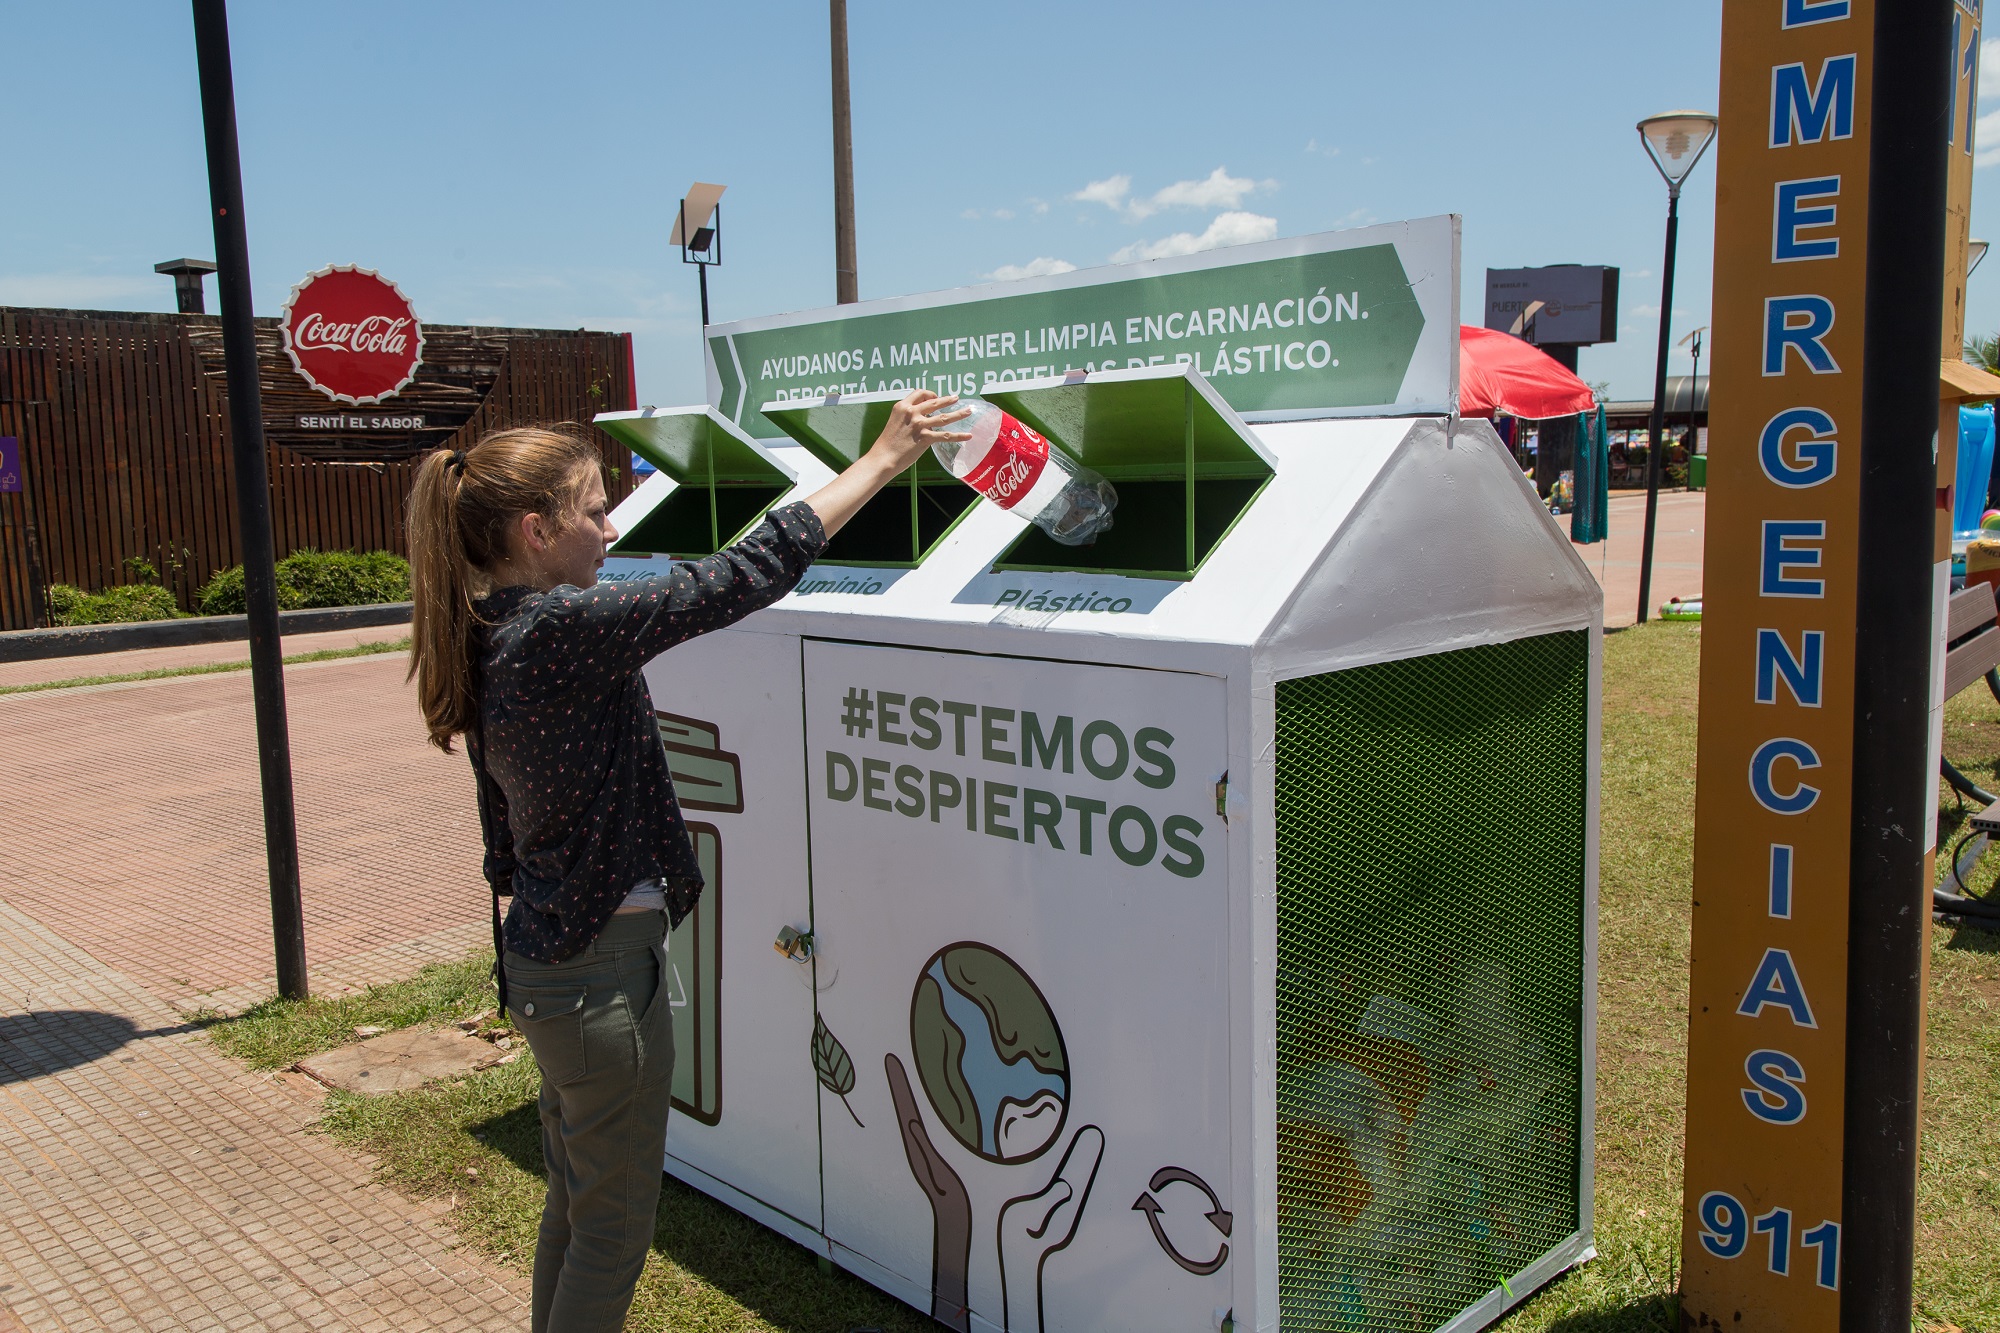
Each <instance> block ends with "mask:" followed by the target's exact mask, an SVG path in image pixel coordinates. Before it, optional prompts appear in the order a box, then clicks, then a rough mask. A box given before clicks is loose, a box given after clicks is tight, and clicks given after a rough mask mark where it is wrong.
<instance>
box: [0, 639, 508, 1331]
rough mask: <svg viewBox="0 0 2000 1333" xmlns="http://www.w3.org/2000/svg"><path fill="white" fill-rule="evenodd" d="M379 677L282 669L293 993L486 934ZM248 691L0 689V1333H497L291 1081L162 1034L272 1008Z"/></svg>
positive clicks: (462, 859)
mask: <svg viewBox="0 0 2000 1333" xmlns="http://www.w3.org/2000/svg"><path fill="white" fill-rule="evenodd" d="M296 644H297V640H289V641H287V644H286V647H287V650H288V651H300V649H299V648H298V647H297V646H296ZM209 647H215V648H229V647H232V645H210V646H209ZM159 651H161V652H178V651H181V650H159ZM109 656H111V655H109V654H107V655H105V656H104V657H98V658H88V659H70V661H69V662H67V663H57V664H54V667H53V670H54V674H53V675H52V676H49V677H44V678H66V677H71V676H76V675H84V674H97V673H98V670H99V668H100V664H102V663H103V662H104V661H105V657H109ZM157 664H160V663H159V659H158V658H157V657H152V658H141V659H140V660H139V661H138V662H136V663H134V664H132V665H129V666H125V667H123V669H126V670H133V669H138V670H143V669H146V668H147V667H148V666H150V665H157ZM34 665H47V664H34ZM79 667H80V668H81V669H78V668H79ZM403 669H404V668H403V662H402V659H401V657H400V655H389V656H384V657H367V658H355V659H348V660H344V661H336V662H325V663H313V664H308V665H302V666H297V667H290V668H287V670H286V686H287V693H288V696H289V701H290V712H291V723H292V739H293V745H294V766H295V789H296V792H297V797H298V804H299V839H300V851H301V859H302V862H303V866H304V872H303V881H304V890H303V892H304V901H305V914H306V940H307V952H308V965H309V967H310V968H311V969H312V973H313V982H314V989H315V991H316V992H317V993H321V994H326V993H330V992H334V991H338V990H342V989H351V988H356V987H360V986H365V985H368V984H372V983H374V982H377V981H382V980H388V979H391V978H394V977H400V976H406V975H408V974H409V973H410V972H412V971H414V970H415V968H416V967H417V966H419V965H421V964H422V963H423V962H426V961H430V960H432V959H438V958H452V957H460V956H463V955H464V954H465V953H466V952H467V951H468V950H469V949H471V948H475V947H477V946H478V945H479V944H480V943H481V942H483V941H484V940H485V939H486V938H487V929H488V928H487V924H486V922H487V917H486V911H487V907H486V903H487V899H486V894H485V889H484V886H483V884H482V883H481V882H480V880H479V876H478V865H479V836H478V827H477V820H476V817H475V815H474V811H473V807H472V790H471V778H470V774H469V772H468V771H467V769H466V767H465V760H464V758H463V756H451V757H447V756H444V755H441V754H438V753H437V752H436V751H434V750H432V749H430V748H429V746H428V745H427V744H426V743H425V742H424V740H423V735H422V732H421V730H420V729H419V727H418V724H417V720H416V716H415V711H414V707H413V705H412V703H411V700H410V696H409V693H408V690H407V688H406V687H405V686H404V685H403V683H402V673H403ZM249 688H250V687H249V677H248V675H247V674H244V673H235V672H232V673H228V674H222V675H211V676H195V677H183V678H178V679H169V680H161V681H149V682H138V683H131V684H123V685H106V686H96V687H90V688H85V689H70V690H59V691H50V692H47V693H39V694H23V695H9V696H0V735H4V736H5V737H6V741H5V743H4V744H0V802H4V804H0V810H4V813H5V818H6V828H7V832H8V836H7V838H6V839H5V840H4V841H0V1333H17V1331H18V1330H28V1331H29V1333H53V1331H55V1330H79V1331H81V1330H97V1329H112V1330H121V1331H122V1330H140V1329H144V1330H166V1329H204V1330H205V1329H256V1330H265V1329H271V1330H292V1329H315V1330H318V1329H341V1330H368V1331H370V1333H373V1331H375V1330H385V1331H386V1330H405V1329H447V1330H459V1329H468V1330H469V1329H479V1330H485V1329H495V1330H498V1329H518V1328H522V1327H525V1326H526V1323H527V1314H526V1307H525V1297H526V1290H525V1282H524V1281H523V1280H522V1279H520V1278H518V1277H516V1276H515V1275H513V1274H511V1273H507V1272H504V1271H501V1270H499V1269H496V1268H494V1267H492V1266H490V1265H487V1264H485V1263H483V1262H481V1261H480V1260H479V1259H478V1258H476V1257H475V1256H472V1255H470V1254H467V1253H465V1252H463V1251H460V1250H457V1249H455V1248H454V1247H453V1242H452V1238H451V1235H450V1233H449V1230H448V1228H447V1227H446V1226H445V1225H444V1223H443V1221H442V1220H441V1217H440V1214H439V1212H438V1210H436V1209H434V1208H430V1207H426V1206H423V1205H419V1204H416V1203H413V1202H411V1201H410V1200H407V1199H404V1198H402V1197H401V1196H399V1195H397V1194H395V1193H394V1192H393V1191H391V1190H389V1189H387V1188H384V1187H380V1186H377V1185H374V1184H372V1183H371V1179H370V1177H371V1171H372V1164H371V1163H370V1162H368V1161H367V1160H365V1159H363V1158H361V1157H358V1156H356V1155H354V1154H351V1153H349V1152H347V1151H345V1150H343V1149H341V1148H339V1147H337V1146H336V1145H334V1144H333V1143H332V1142H331V1141H330V1140H328V1139H326V1138H324V1137H322V1136H319V1135H316V1134H313V1133H310V1132H309V1131H308V1128H307V1127H308V1126H309V1125H310V1123H311V1122H312V1120H313V1119H314V1118H315V1117H316V1116H317V1114H318V1113H319V1108H320V1106H321V1093H320V1091H319V1090H318V1089H317V1088H313V1087H310V1086H306V1085H303V1084H302V1083H301V1082H300V1081H299V1077H298V1076H296V1075H270V1074H253V1073H249V1072H246V1071H245V1070H244V1069H243V1068H242V1067H241V1066H239V1065H237V1064H236V1063H235V1062H233V1061H231V1060H229V1059H227V1058H225V1057H223V1056H222V1055H220V1054H219V1053H218V1052H217V1051H216V1050H215V1049H214V1048H213V1047H212V1046H211V1045H210V1044H209V1043H208V1041H207V1040H206V1038H205V1037H203V1036H202V1035H201V1034H200V1033H199V1032H198V1031H196V1030H195V1029H193V1028H192V1027H190V1026H189V1025H187V1024H186V1023H185V1022H184V1021H183V1019H182V1013H183V1012H185V1011H187V1010H189V1009H192V1008H197V1007H211V1006H212V1007H224V1008H229V1009H236V1008H241V1007H242V1006H244V1005H246V1004H248V1003H251V1002H254V1001H255V1000H256V999H260V998H262V997H263V996H265V995H268V994H269V993H270V991H271V989H272V987H271V983H270V979H269V974H270V972H271V970H272V964H271V940H270V926H269V910H270V909H269V902H268V896H267V890H266V887H265V879H264V861H263V851H262V843H261V834H262V822H261V815H260V811H259V804H258V786H257V772H256V765H255V748H254V743H253V723H252V718H251V710H250V693H249Z"/></svg>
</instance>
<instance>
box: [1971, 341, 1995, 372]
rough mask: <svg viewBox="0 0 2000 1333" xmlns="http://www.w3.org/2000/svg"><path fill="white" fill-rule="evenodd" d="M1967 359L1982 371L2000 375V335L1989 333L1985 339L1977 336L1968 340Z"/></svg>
mask: <svg viewBox="0 0 2000 1333" xmlns="http://www.w3.org/2000/svg"><path fill="white" fill-rule="evenodd" d="M1965 359H1966V360H1967V361H1969V362H1971V363H1972V364H1973V365H1975V366H1978V367H1979V368H1980V369H1981V370H1984V371H1988V372H1990V373H1992V374H1995V375H2000V333H1989V334H1987V335H1986V336H1985V337H1983V338H1981V337H1979V336H1977V335H1976V334H1975V335H1974V336H1973V337H1971V338H1969V339H1967V340H1966V344H1965Z"/></svg>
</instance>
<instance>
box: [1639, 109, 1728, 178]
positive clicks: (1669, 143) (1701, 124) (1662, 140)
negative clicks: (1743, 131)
mask: <svg viewBox="0 0 2000 1333" xmlns="http://www.w3.org/2000/svg"><path fill="white" fill-rule="evenodd" d="M1715 126H1716V120H1715V117H1714V116H1712V115H1710V114H1708V113H1707V112H1706V111H1668V112H1664V113H1663V114H1661V115H1657V116H1648V117H1646V118H1645V119H1644V120H1642V121H1640V122H1639V138H1640V140H1641V141H1642V142H1643V143H1644V144H1645V145H1646V152H1647V154H1648V155H1649V156H1650V157H1651V158H1652V159H1653V165H1654V166H1656V167H1658V168H1659V169H1660V175H1661V176H1662V177H1663V178H1664V179H1665V180H1666V182H1667V190H1668V192H1669V193H1671V194H1679V193H1680V191H1681V182H1682V181H1684V180H1686V179H1687V176H1688V173H1689V172H1691V171H1693V170H1694V164H1695V163H1697V162H1699V161H1701V155H1702V154H1703V153H1705V152H1707V151H1708V145H1709V144H1710V143H1712V142H1713V141H1714V139H1715Z"/></svg>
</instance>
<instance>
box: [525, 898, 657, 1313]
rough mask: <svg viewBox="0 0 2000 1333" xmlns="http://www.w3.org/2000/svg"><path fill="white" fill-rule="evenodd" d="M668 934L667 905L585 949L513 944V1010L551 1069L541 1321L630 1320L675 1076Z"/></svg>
mask: <svg viewBox="0 0 2000 1333" xmlns="http://www.w3.org/2000/svg"><path fill="white" fill-rule="evenodd" d="M665 938H666V916H665V914H664V913H660V912H635V913H625V914H621V915H618V916H614V917H612V918H611V921H610V923H609V924H608V925H606V926H605V928H604V933H603V934H601V935H599V936H598V937H597V942H596V943H595V944H593V945H591V946H590V947H589V948H588V949H585V950H584V951H583V952H582V953H580V954H578V955H576V957H574V958H570V959H566V960H564V961H563V962H560V963H537V962H533V961H531V960H530V959H527V958H523V957H521V956H520V955H519V954H517V953H514V952H512V951H511V950H510V951H509V952H508V954H507V957H506V964H505V965H506V968H507V1009H508V1013H509V1015H510V1016H511V1017H512V1018H513V1020H514V1025H515V1026H516V1027H517V1028H519V1029H520V1030H521V1032H522V1034H523V1035H524V1036H526V1037H527V1039H528V1049H529V1050H531V1051H533V1052H534V1055H535V1063H537V1064H538V1065H540V1066H541V1070H542V1096H541V1103H540V1106H541V1114H542V1156H543V1157H544V1158H545V1159H546V1160H547V1162H548V1168H549V1193H548V1199H547V1201H546V1202H545V1203H544V1204H543V1206H542V1225H541V1233H540V1235H539V1237H538V1239H537V1243H536V1246H535V1281H534V1316H533V1324H532V1327H533V1330H534V1333H616V1330H618V1329H621V1328H623V1327H624V1325H625V1312H626V1310H627V1309H628V1308H629V1307H630V1306H631V1304H632V1291H633V1288H634V1287H635V1286H637V1285H638V1281H639V1270H640V1269H641V1268H643V1267H644V1266H645V1263H646V1251H647V1250H648V1249H649V1248H650V1247H651V1246H652V1242H653V1218H654V1213H655V1211H656V1210H657V1208H658V1207H659V1201H660V1173H661V1158H662V1157H663V1156H664V1154H665V1150H666V1137H667V1104H668V1101H669V1099H670V1098H671V1096H672V1094H673V1077H674V1023H673V1013H672V1010H671V1008H670V1007H669V1004H668V999H667V993H668V989H669V988H668V986H667V985H666V978H667V959H666V948H665Z"/></svg>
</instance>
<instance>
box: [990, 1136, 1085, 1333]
mask: <svg viewBox="0 0 2000 1333" xmlns="http://www.w3.org/2000/svg"><path fill="white" fill-rule="evenodd" d="M1103 1160H1104V1131H1103V1130H1101V1129H1099V1128H1098V1127H1097V1126H1096V1125H1085V1126H1084V1127H1083V1128H1082V1129H1079V1130H1078V1131H1077V1132H1076V1137H1075V1138H1072V1139H1071V1140H1070V1141H1069V1151H1067V1152H1065V1153H1064V1154H1063V1159H1062V1161H1061V1162H1060V1163H1059V1164H1058V1165H1057V1166H1056V1171H1055V1174H1054V1175H1053V1176H1051V1177H1050V1178H1049V1183H1048V1184H1046V1185H1044V1186H1042V1188H1041V1190H1040V1191H1039V1192H1038V1193H1035V1194H1024V1195H1021V1196H1020V1197H1019V1198H1014V1199H1009V1200H1007V1202H1006V1203H1004V1204H1002V1205H1000V1224H999V1228H998V1232H999V1249H1000V1303H1001V1304H1002V1305H1003V1306H1004V1307H1005V1309H1006V1320H1007V1333H1041V1328H1042V1265H1043V1264H1045V1263H1047V1262H1048V1258H1049V1256H1050V1255H1052V1254H1054V1253H1055V1252H1056V1251H1057V1250H1060V1249H1062V1248H1063V1247H1064V1246H1066V1245H1068V1244H1069V1243H1070V1241H1071V1240H1073V1239H1075V1237H1076V1227H1077V1223H1078V1222H1080V1221H1082V1220H1083V1208H1084V1205H1085V1204H1086V1203H1088V1202H1089V1201H1090V1187H1091V1185H1092V1183H1094V1182H1095V1181H1096V1179H1097V1167H1098V1164H1099V1163H1100V1162H1102V1161H1103Z"/></svg>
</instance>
